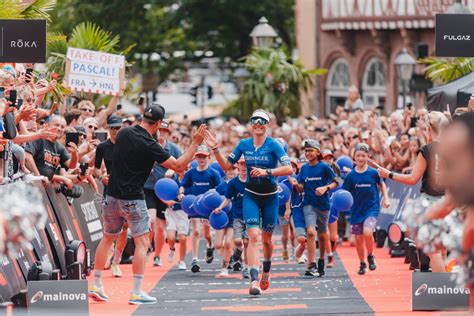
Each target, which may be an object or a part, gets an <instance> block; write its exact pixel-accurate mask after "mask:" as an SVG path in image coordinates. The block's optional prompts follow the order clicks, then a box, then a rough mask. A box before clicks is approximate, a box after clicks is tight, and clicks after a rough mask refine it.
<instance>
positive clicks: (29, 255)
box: [16, 250, 37, 281]
mask: <svg viewBox="0 0 474 316" xmlns="http://www.w3.org/2000/svg"><path fill="white" fill-rule="evenodd" d="M16 261H17V262H18V266H19V267H20V270H21V273H22V275H23V278H24V279H25V281H26V278H27V276H28V269H29V268H30V267H31V266H32V265H33V264H34V263H35V262H36V261H37V259H36V256H35V254H34V253H33V250H21V251H20V252H19V255H18V258H17V259H16Z"/></svg>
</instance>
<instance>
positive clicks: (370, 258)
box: [367, 255, 377, 271]
mask: <svg viewBox="0 0 474 316" xmlns="http://www.w3.org/2000/svg"><path fill="white" fill-rule="evenodd" d="M367 261H368V262H369V270H370V271H374V270H375V269H377V264H376V263H375V257H374V255H368V256H367Z"/></svg>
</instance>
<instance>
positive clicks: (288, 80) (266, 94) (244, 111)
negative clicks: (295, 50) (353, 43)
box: [223, 48, 327, 119]
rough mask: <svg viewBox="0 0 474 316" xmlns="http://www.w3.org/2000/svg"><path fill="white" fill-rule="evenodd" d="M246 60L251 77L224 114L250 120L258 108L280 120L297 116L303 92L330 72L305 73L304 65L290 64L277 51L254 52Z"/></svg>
mask: <svg viewBox="0 0 474 316" xmlns="http://www.w3.org/2000/svg"><path fill="white" fill-rule="evenodd" d="M244 60H245V68H246V69H247V70H248V72H249V73H250V77H249V79H248V80H247V81H246V82H245V83H244V86H243V89H242V91H241V92H240V95H239V98H238V99H237V100H236V101H234V102H233V103H231V105H230V106H229V107H228V108H227V109H226V110H224V113H223V114H224V115H229V116H230V115H232V116H235V117H249V116H250V114H251V113H252V112H253V111H254V110H255V109H257V108H263V109H266V110H268V111H269V112H272V113H274V114H275V115H276V117H277V118H280V119H282V118H284V117H286V116H288V115H290V116H297V115H298V114H300V112H301V107H300V92H301V91H305V92H306V91H308V89H309V88H310V87H311V86H312V84H313V80H312V76H314V75H323V74H325V73H326V72H327V71H326V69H319V68H318V69H313V70H305V69H304V67H303V65H302V64H301V62H299V61H296V62H294V63H292V62H290V61H288V57H287V55H286V54H285V53H284V52H283V51H282V50H277V49H268V48H267V49H254V50H253V51H252V52H251V53H250V54H249V55H248V56H246V57H244Z"/></svg>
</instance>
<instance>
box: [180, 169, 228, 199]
mask: <svg viewBox="0 0 474 316" xmlns="http://www.w3.org/2000/svg"><path fill="white" fill-rule="evenodd" d="M219 184H221V176H220V174H219V172H217V171H216V170H215V169H213V168H210V167H208V168H207V169H206V170H203V171H198V170H197V168H192V169H190V170H188V171H187V172H186V174H185V175H184V178H183V181H181V186H182V187H183V188H184V194H186V195H188V194H193V195H196V196H198V195H199V194H204V193H206V192H207V191H209V190H210V189H214V188H216V187H217V186H219Z"/></svg>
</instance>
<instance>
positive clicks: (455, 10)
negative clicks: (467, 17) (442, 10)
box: [446, 0, 472, 14]
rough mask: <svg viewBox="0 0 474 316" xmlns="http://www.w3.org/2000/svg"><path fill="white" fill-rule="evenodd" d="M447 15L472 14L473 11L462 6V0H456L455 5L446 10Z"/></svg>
mask: <svg viewBox="0 0 474 316" xmlns="http://www.w3.org/2000/svg"><path fill="white" fill-rule="evenodd" d="M446 13H450V14H471V13H472V11H471V10H470V9H469V8H468V7H467V6H465V5H464V4H462V0H455V1H454V3H453V5H452V6H450V7H449V8H448V10H446Z"/></svg>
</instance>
